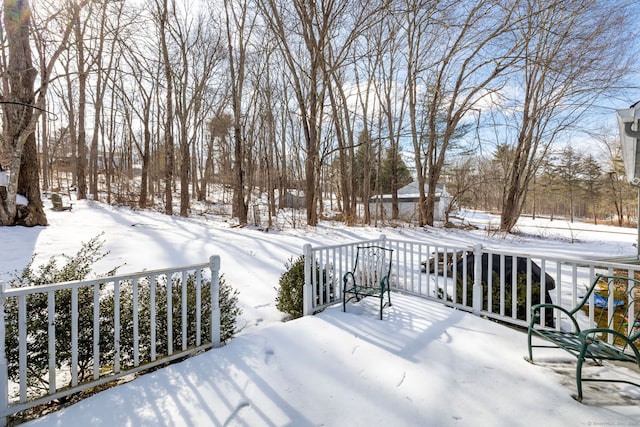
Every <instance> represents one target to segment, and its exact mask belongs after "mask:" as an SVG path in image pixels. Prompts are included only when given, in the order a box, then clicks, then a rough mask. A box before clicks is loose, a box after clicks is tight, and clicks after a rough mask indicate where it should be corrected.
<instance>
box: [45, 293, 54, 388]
mask: <svg viewBox="0 0 640 427" xmlns="http://www.w3.org/2000/svg"><path fill="white" fill-rule="evenodd" d="M47 317H48V321H47V325H48V329H49V331H48V336H49V345H48V347H49V350H48V351H49V394H53V393H55V392H56V297H55V294H54V291H49V292H47Z"/></svg>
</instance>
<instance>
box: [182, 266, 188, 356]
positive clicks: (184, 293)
mask: <svg viewBox="0 0 640 427" xmlns="http://www.w3.org/2000/svg"><path fill="white" fill-rule="evenodd" d="M181 307H182V350H183V351H184V350H186V349H187V272H186V270H185V271H183V272H182V306H181Z"/></svg>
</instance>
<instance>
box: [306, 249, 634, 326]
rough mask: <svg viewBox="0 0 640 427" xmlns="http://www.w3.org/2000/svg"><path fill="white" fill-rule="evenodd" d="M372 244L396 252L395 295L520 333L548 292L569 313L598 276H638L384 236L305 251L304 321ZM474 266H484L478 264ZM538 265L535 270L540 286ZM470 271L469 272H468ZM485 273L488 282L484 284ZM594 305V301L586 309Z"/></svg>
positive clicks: (338, 291)
mask: <svg viewBox="0 0 640 427" xmlns="http://www.w3.org/2000/svg"><path fill="white" fill-rule="evenodd" d="M372 243H373V244H377V245H380V246H384V247H386V248H390V249H393V263H392V267H391V289H392V290H394V291H400V292H404V293H408V294H412V295H417V296H420V297H423V298H428V299H431V300H434V301H438V302H441V303H443V304H446V305H449V306H452V307H456V308H459V309H462V310H466V311H470V312H473V313H475V314H477V315H481V316H486V317H490V318H494V319H497V320H500V321H503V322H506V323H510V324H514V325H518V326H527V325H528V322H529V321H530V315H531V314H530V308H531V306H532V305H534V304H538V303H541V302H545V295H546V293H547V292H548V293H549V297H550V298H551V300H552V301H553V302H554V303H556V304H558V303H560V305H562V306H564V307H567V308H573V307H575V305H576V303H577V301H578V300H579V299H580V297H581V296H582V295H584V291H585V289H586V288H587V287H588V286H589V285H590V284H591V281H592V280H593V278H594V277H595V275H596V274H597V273H606V274H616V275H619V276H626V277H634V276H635V275H636V273H637V272H638V271H639V270H640V265H637V264H625V263H613V262H604V261H597V260H584V259H570V258H558V257H546V256H540V255H531V254H526V253H519V252H514V251H501V250H500V251H498V250H489V249H486V248H483V247H482V246H480V245H477V246H467V247H460V246H444V245H442V244H437V243H430V242H428V241H420V242H418V241H402V240H391V239H387V238H385V236H381V237H380V239H377V240H373V241H371V240H367V241H360V242H353V243H348V244H344V245H334V246H325V247H312V246H311V245H305V247H304V255H305V287H304V314H305V315H308V314H313V313H315V312H318V311H320V310H322V309H324V308H325V307H327V306H329V305H332V304H335V303H337V302H339V301H341V299H342V278H343V276H344V273H346V272H347V271H349V270H350V269H351V268H352V267H353V262H354V259H355V253H356V248H357V247H358V246H360V245H365V244H372ZM471 257H473V258H471ZM472 259H473V260H475V259H482V260H483V262H482V263H480V262H478V263H475V262H472ZM445 260H447V261H445ZM514 262H516V263H518V262H519V263H520V267H521V269H520V273H519V272H518V269H517V268H513V269H512V273H511V275H510V276H509V275H508V274H506V272H507V271H508V269H509V263H514ZM536 266H537V267H538V268H539V274H538V276H539V279H538V280H537V281H536V280H535V279H536V277H535V272H536ZM470 268H473V269H474V271H473V272H471V271H467V270H468V269H470ZM521 273H522V274H521ZM488 274H489V275H491V276H492V277H493V280H487V276H486V275H488ZM472 278H473V279H472ZM549 278H550V279H552V280H553V281H554V282H555V287H553V284H551V283H549ZM482 282H484V283H485V284H484V285H483V284H482ZM537 288H538V289H537ZM591 298H593V296H592V297H591ZM593 306H594V305H593V301H591V302H590V304H589V307H593ZM545 314H546V313H543V316H542V318H541V320H540V323H541V324H543V323H544V318H545ZM593 318H594V316H593V310H590V311H589V313H586V314H585V316H584V319H583V321H584V322H585V323H587V324H590V325H593V322H594V320H593ZM563 320H564V319H558V318H555V319H553V321H554V325H555V327H556V328H561V327H562V326H563Z"/></svg>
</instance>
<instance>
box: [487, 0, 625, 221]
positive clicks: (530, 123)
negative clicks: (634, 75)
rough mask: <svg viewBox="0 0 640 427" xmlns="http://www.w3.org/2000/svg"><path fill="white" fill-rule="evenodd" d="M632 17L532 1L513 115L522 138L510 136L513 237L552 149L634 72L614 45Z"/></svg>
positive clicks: (592, 5) (605, 6) (506, 203)
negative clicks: (533, 182)
mask: <svg viewBox="0 0 640 427" xmlns="http://www.w3.org/2000/svg"><path fill="white" fill-rule="evenodd" d="M629 16H630V14H629V11H628V10H626V9H625V8H624V7H620V5H617V4H613V3H608V2H593V1H589V0H584V1H571V2H565V1H548V0H540V1H531V2H530V8H529V9H528V10H527V11H526V15H525V16H523V18H524V19H522V20H520V22H521V26H520V30H519V32H520V37H521V39H523V40H524V41H525V42H526V45H525V51H524V52H523V56H522V60H521V61H520V62H519V67H520V68H519V69H520V72H521V76H522V77H521V79H520V81H519V82H518V83H519V84H520V90H519V92H521V93H522V94H523V96H522V98H520V99H519V100H517V102H516V103H515V104H516V105H517V106H518V108H517V111H518V114H514V115H510V116H509V117H508V118H509V122H508V125H509V126H510V127H512V128H516V129H517V133H516V134H515V135H513V136H512V138H514V141H513V143H512V144H513V147H514V159H513V163H512V164H511V165H510V168H509V171H508V175H507V179H506V180H505V183H506V186H505V188H504V195H503V202H502V213H501V219H500V229H501V230H504V231H510V230H511V229H512V228H513V226H514V225H515V223H516V221H517V220H518V218H519V216H520V214H521V212H522V209H523V206H524V203H525V200H526V193H527V189H528V188H529V184H530V182H531V180H532V179H533V177H534V176H535V173H536V171H537V170H538V168H539V166H540V164H541V161H542V159H544V157H545V154H546V152H547V150H548V149H549V147H550V146H551V145H552V144H553V143H554V142H555V141H556V140H557V139H558V138H559V137H560V136H561V135H563V133H564V132H565V131H566V130H571V129H572V128H573V126H574V125H575V124H576V123H577V122H578V121H579V120H580V118H581V117H582V116H583V114H584V113H585V111H586V110H587V109H588V108H590V107H591V106H592V105H593V103H594V101H595V100H596V99H598V97H600V96H601V95H602V94H603V92H604V91H606V90H611V89H612V86H613V85H614V84H615V82H617V81H619V80H620V79H621V77H622V76H623V75H624V74H625V73H626V72H628V66H629V61H628V60H627V59H625V56H624V52H623V51H618V50H616V49H614V48H613V46H619V45H622V44H623V41H622V39H621V37H623V38H624V37H625V36H623V34H624V31H623V28H624V27H625V26H626V25H627V20H628V18H629ZM513 101H514V100H510V104H511V106H512V108H511V109H512V110H513V106H514V102H513ZM505 139H506V138H505Z"/></svg>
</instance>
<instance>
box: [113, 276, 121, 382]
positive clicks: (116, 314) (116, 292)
mask: <svg viewBox="0 0 640 427" xmlns="http://www.w3.org/2000/svg"><path fill="white" fill-rule="evenodd" d="M113 350H114V354H113V372H115V373H118V372H120V280H114V281H113Z"/></svg>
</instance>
